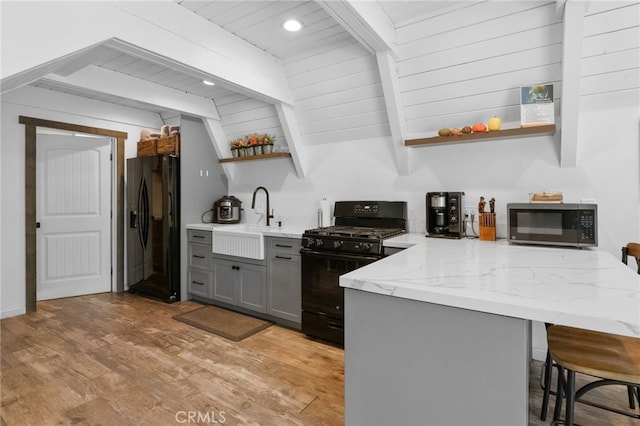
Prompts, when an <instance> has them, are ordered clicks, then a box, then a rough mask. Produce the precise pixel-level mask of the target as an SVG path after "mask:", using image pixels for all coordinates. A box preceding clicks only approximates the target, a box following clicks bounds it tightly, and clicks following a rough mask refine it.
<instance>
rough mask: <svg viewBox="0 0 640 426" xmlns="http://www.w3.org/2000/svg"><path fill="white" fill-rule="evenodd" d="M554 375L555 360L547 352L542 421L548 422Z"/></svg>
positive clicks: (543, 382)
mask: <svg viewBox="0 0 640 426" xmlns="http://www.w3.org/2000/svg"><path fill="white" fill-rule="evenodd" d="M552 373H553V360H552V359H551V353H550V352H549V351H548V350H547V359H546V361H545V364H544V380H543V381H542V386H543V388H542V389H543V394H542V410H540V420H542V421H545V420H547V410H548V409H549V393H550V392H551V374H552Z"/></svg>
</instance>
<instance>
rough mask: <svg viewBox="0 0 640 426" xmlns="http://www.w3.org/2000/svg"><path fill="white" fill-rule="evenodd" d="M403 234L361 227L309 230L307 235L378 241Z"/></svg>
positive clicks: (386, 229)
mask: <svg viewBox="0 0 640 426" xmlns="http://www.w3.org/2000/svg"><path fill="white" fill-rule="evenodd" d="M403 233H405V230H404V229H401V228H391V229H389V228H368V227H362V226H329V227H326V228H316V229H309V230H307V231H305V234H307V235H317V236H334V237H342V238H369V239H375V240H380V239H384V238H390V237H393V236H396V235H400V234H403Z"/></svg>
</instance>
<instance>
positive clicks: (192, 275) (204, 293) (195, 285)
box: [187, 269, 211, 298]
mask: <svg viewBox="0 0 640 426" xmlns="http://www.w3.org/2000/svg"><path fill="white" fill-rule="evenodd" d="M187 287H188V291H189V293H191V294H195V295H197V296H201V297H206V298H211V273H210V272H209V271H201V270H199V269H189V282H188V283H187Z"/></svg>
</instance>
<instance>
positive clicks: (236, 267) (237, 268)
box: [231, 266, 240, 271]
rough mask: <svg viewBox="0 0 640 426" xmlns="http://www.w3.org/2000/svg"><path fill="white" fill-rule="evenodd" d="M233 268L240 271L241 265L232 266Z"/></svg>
mask: <svg viewBox="0 0 640 426" xmlns="http://www.w3.org/2000/svg"><path fill="white" fill-rule="evenodd" d="M231 269H233V270H236V271H239V270H240V267H239V266H232V267H231Z"/></svg>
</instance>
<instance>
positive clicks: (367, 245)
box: [362, 243, 371, 251]
mask: <svg viewBox="0 0 640 426" xmlns="http://www.w3.org/2000/svg"><path fill="white" fill-rule="evenodd" d="M369 250H371V243H362V251H369Z"/></svg>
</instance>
